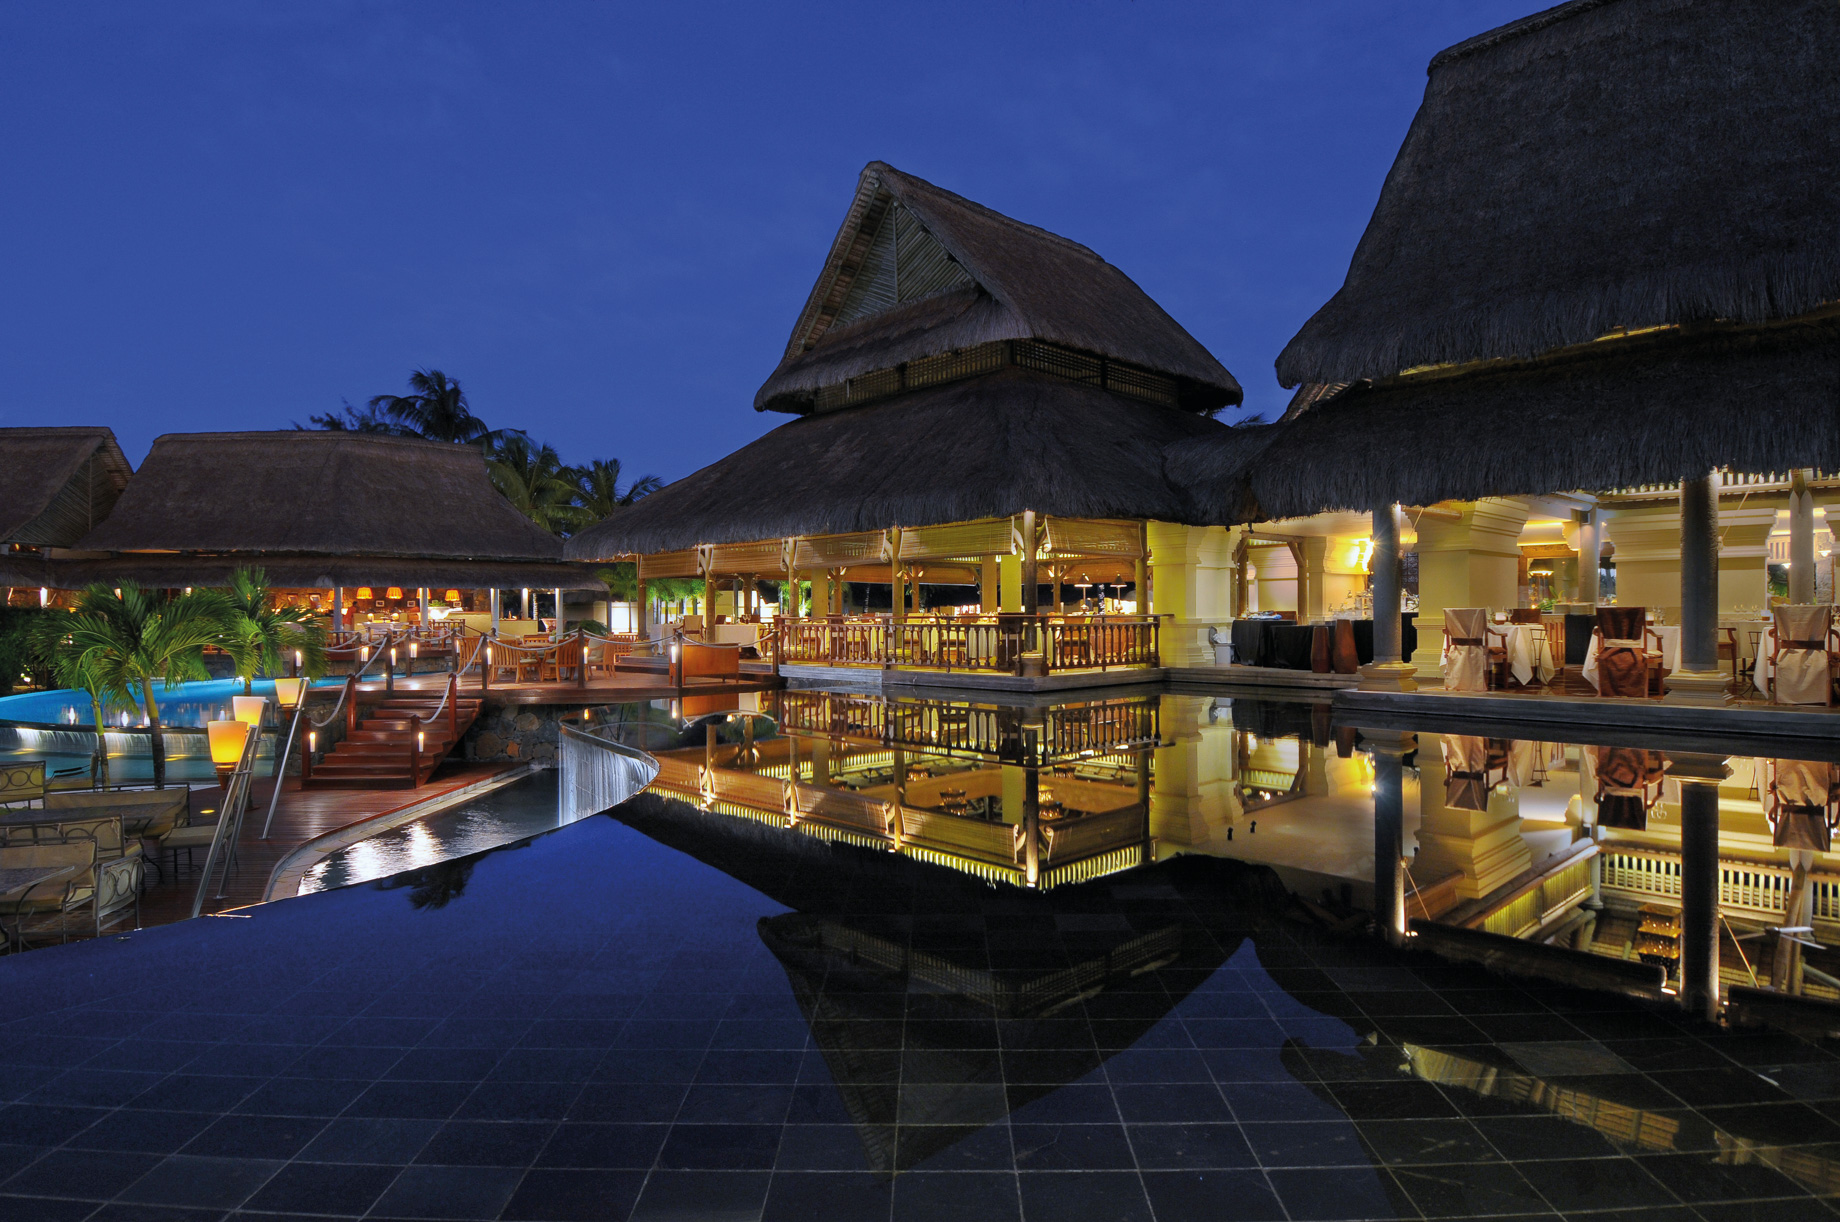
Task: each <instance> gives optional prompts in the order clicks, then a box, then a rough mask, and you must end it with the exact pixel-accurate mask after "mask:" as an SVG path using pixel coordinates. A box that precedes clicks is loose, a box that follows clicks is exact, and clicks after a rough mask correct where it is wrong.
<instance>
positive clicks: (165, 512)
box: [80, 431, 562, 561]
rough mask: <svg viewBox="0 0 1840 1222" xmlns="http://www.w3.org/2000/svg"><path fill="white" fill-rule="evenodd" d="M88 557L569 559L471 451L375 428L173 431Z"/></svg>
mask: <svg viewBox="0 0 1840 1222" xmlns="http://www.w3.org/2000/svg"><path fill="white" fill-rule="evenodd" d="M80 546H81V547H82V548H83V549H84V550H88V551H115V552H127V551H180V552H209V553H232V554H236V555H238V556H245V555H247V554H249V553H282V554H286V553H295V554H309V555H314V556H377V557H383V556H392V557H414V558H435V557H440V558H447V559H468V560H539V561H541V560H559V559H560V558H561V556H562V542H561V540H559V539H557V538H556V537H555V536H554V535H552V534H550V533H549V532H548V531H546V530H544V529H543V528H542V527H540V526H538V525H537V524H536V523H534V522H532V521H531V520H530V519H529V518H527V517H525V516H524V515H523V514H521V513H519V512H518V511H517V510H516V509H514V508H512V506H511V504H510V502H508V501H506V500H505V498H504V497H503V496H501V495H499V492H498V490H497V489H496V488H494V487H493V486H492V481H491V480H490V478H489V477H488V476H487V474H486V467H485V463H484V462H483V461H482V460H481V457H480V453H479V451H478V450H477V449H474V448H472V447H471V446H459V445H449V444H445V443H442V442H434V441H415V440H409V439H406V438H400V437H383V436H379V435H376V434H370V433H338V432H310V431H291V432H274V433H168V434H166V435H165V436H163V437H160V438H158V439H157V440H155V442H154V443H153V450H152V452H151V453H149V454H148V455H147V460H146V461H145V462H144V463H142V464H141V469H140V472H139V473H138V474H137V475H136V476H135V477H134V480H133V482H132V483H130V484H129V485H128V489H127V491H126V492H125V493H123V494H122V497H121V501H120V502H119V504H117V505H116V507H115V513H114V515H113V516H112V517H110V518H109V520H108V521H106V522H104V523H103V524H102V525H101V526H100V527H98V528H97V529H96V530H94V531H93V532H91V533H90V534H89V536H88V537H87V538H85V539H83V541H82V543H81V544H80Z"/></svg>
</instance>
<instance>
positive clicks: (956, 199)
mask: <svg viewBox="0 0 1840 1222" xmlns="http://www.w3.org/2000/svg"><path fill="white" fill-rule="evenodd" d="M1016 339H1034V340H1041V341H1045V342H1048V343H1053V344H1059V345H1064V346H1065V347H1068V348H1072V349H1077V350H1079V351H1081V352H1084V353H1090V354H1093V355H1095V356H1103V357H1108V358H1111V359H1113V360H1117V361H1124V362H1129V363H1130V364H1133V365H1137V366H1140V367H1142V368H1143V369H1147V370H1150V371H1153V372H1155V373H1159V374H1163V375H1166V376H1168V377H1170V378H1173V379H1175V380H1176V382H1177V383H1178V385H1179V387H1180V390H1179V398H1180V403H1181V405H1182V406H1184V407H1186V408H1190V409H1191V410H1206V411H1211V410H1214V409H1217V408H1220V407H1223V406H1226V405H1229V404H1235V403H1238V402H1239V401H1240V399H1241V391H1240V386H1239V383H1238V382H1236V381H1234V379H1233V375H1232V374H1230V373H1228V372H1227V371H1226V369H1225V368H1224V367H1222V365H1221V364H1220V362H1219V361H1217V360H1215V359H1214V357H1213V355H1212V354H1211V353H1210V352H1208V350H1207V349H1206V348H1204V347H1202V346H1201V344H1200V343H1199V342H1198V341H1197V340H1196V339H1195V338H1194V337H1193V336H1192V335H1190V334H1189V333H1188V332H1187V331H1185V330H1183V329H1182V327H1181V325H1180V324H1179V323H1177V322H1176V321H1175V319H1173V318H1171V317H1170V316H1169V315H1168V314H1166V313H1164V311H1163V309H1162V307H1161V306H1159V305H1157V304H1156V302H1154V301H1152V300H1151V299H1150V297H1149V295H1148V294H1146V293H1145V292H1144V291H1143V290H1142V289H1141V288H1139V287H1138V286H1137V285H1136V284H1135V283H1134V282H1133V281H1132V280H1131V278H1130V277H1128V276H1126V275H1125V274H1124V273H1123V272H1121V271H1119V270H1118V269H1117V268H1116V267H1113V266H1112V265H1111V264H1109V263H1107V262H1106V261H1105V260H1104V259H1101V258H1100V257H1099V256H1098V255H1096V254H1094V253H1093V252H1092V251H1090V250H1088V249H1087V248H1086V247H1084V246H1081V245H1080V244H1079V243H1077V242H1071V241H1069V240H1067V239H1066V238H1063V237H1060V236H1059V235H1057V234H1053V233H1049V232H1048V231H1047V230H1045V229H1038V228H1036V227H1035V226H1033V225H1025V224H1023V223H1022V222H1020V221H1015V220H1011V219H1010V218H1009V217H1007V216H1004V215H1003V214H1002V213H999V212H993V211H991V210H990V209H989V208H986V207H984V206H983V205H981V204H975V203H973V202H971V201H970V200H968V199H964V198H962V197H960V196H957V195H954V194H952V192H950V191H946V190H942V189H941V188H939V187H936V186H934V185H933V184H931V183H929V182H925V181H923V180H921V179H918V178H914V177H913V176H911V175H908V174H903V173H901V172H900V171H899V170H896V169H894V168H893V167H892V166H889V165H886V164H884V163H882V162H879V161H872V162H870V163H869V164H868V165H867V166H866V167H864V169H863V172H862V176H861V178H860V179H859V180H858V183H857V189H856V197H855V200H854V201H853V202H852V204H851V206H850V210H849V213H848V215H847V216H846V217H845V219H844V222H843V226H842V228H841V229H839V230H838V232H837V238H836V241H835V242H834V243H833V244H832V246H831V251H830V255H829V257H828V258H827V259H826V260H825V263H824V269H823V271H822V272H821V273H820V274H819V276H818V282H817V284H816V285H815V286H814V287H813V288H812V291H811V296H810V298H809V299H808V300H807V301H806V303H805V308H804V309H803V310H802V311H801V312H800V314H799V320H798V324H797V325H796V326H795V327H794V328H793V330H792V336H791V339H790V340H789V341H788V342H787V345H786V354H785V358H784V359H783V360H782V361H781V362H780V366H779V368H778V369H777V370H775V371H774V373H773V376H772V377H770V378H768V379H767V381H766V384H765V385H763V386H762V387H761V388H760V392H759V393H758V394H757V395H756V396H755V397H754V406H755V407H756V408H757V409H760V410H773V411H789V412H806V411H810V410H812V406H813V398H814V394H815V392H816V391H817V390H819V389H820V388H824V387H831V386H837V385H840V384H842V383H843V382H845V381H847V380H848V379H851V378H855V377H859V376H861V375H863V374H867V373H872V372H876V371H881V370H890V369H894V368H896V367H897V366H899V365H901V364H902V363H903V362H908V361H914V360H918V359H921V358H924V357H932V356H937V355H939V354H942V353H949V352H954V351H958V350H961V349H965V348H970V347H974V346H976V345H979V344H986V343H990V342H993V341H998V340H1016Z"/></svg>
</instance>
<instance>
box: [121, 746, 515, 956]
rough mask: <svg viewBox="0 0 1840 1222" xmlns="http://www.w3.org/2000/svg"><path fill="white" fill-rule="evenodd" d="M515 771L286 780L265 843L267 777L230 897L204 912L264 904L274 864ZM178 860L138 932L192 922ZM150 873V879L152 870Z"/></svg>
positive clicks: (189, 876) (191, 878)
mask: <svg viewBox="0 0 1840 1222" xmlns="http://www.w3.org/2000/svg"><path fill="white" fill-rule="evenodd" d="M519 766H520V765H518V764H516V763H495V764H467V763H457V762H450V763H447V764H443V765H442V766H441V768H440V770H439V771H438V772H436V774H435V776H434V778H433V779H432V780H430V781H429V782H428V783H427V784H425V785H423V786H422V787H421V788H420V789H310V790H307V791H305V792H302V791H301V788H300V782H299V780H298V779H296V778H292V777H290V778H288V779H287V780H286V781H285V782H284V788H283V789H282V791H281V803H280V805H279V806H277V807H276V808H275V823H274V826H273V828H271V829H270V836H269V838H268V839H267V840H264V839H262V822H263V820H264V819H266V818H267V817H268V799H269V796H270V794H271V793H273V786H272V783H271V782H270V781H269V780H268V778H266V777H263V778H260V779H258V780H257V782H256V784H255V786H254V792H253V796H252V797H251V798H250V802H249V814H248V815H247V816H246V817H245V818H244V820H243V835H242V838H241V842H240V843H239V845H238V851H237V869H236V872H235V873H234V874H233V875H232V876H231V878H230V886H229V888H228V894H227V896H226V897H225V898H224V899H222V900H218V899H214V898H213V899H207V900H206V902H205V911H206V912H223V911H226V910H228V909H231V908H242V907H246V906H248V905H250V904H259V903H261V902H262V901H263V899H264V898H265V895H266V892H267V888H268V879H269V875H270V874H271V873H273V871H274V869H275V865H276V863H278V862H279V861H280V860H281V859H282V858H284V857H286V856H287V855H288V854H289V853H292V852H293V851H294V850H295V849H297V848H299V847H300V846H301V845H303V844H305V843H306V842H307V841H309V840H312V839H313V838H314V837H316V836H321V835H324V834H325V833H327V832H332V831H337V830H338V829H339V828H342V827H347V826H349V825H351V824H353V823H357V822H359V821H361V820H365V819H371V818H375V817H376V816H378V815H383V814H387V813H389V812H390V811H393V810H399V809H401V808H402V807H404V806H409V805H414V804H418V803H422V802H426V801H428V800H429V799H430V798H438V797H440V796H442V795H443V794H447V793H452V792H453V791H454V790H457V789H463V788H465V787H466V786H468V785H472V784H475V783H477V782H479V781H481V780H484V779H486V778H488V777H491V776H494V775H496V774H498V773H501V772H507V771H510V770H511V769H513V768H517V767H519ZM217 793H218V790H217V789H216V788H215V787H212V788H209V789H197V790H194V791H193V795H192V801H193V803H194V804H195V807H196V809H198V810H200V811H208V810H210V809H212V807H213V804H214V803H215V801H216V797H217ZM197 858H198V864H199V865H200V866H202V865H203V864H204V854H203V853H202V852H200V853H198V854H197ZM179 860H180V869H181V874H180V876H179V878H178V879H177V880H174V879H172V878H171V877H163V878H161V879H160V881H159V883H158V884H157V885H155V886H150V887H149V888H148V889H147V893H146V894H145V895H144V896H142V897H141V924H142V925H143V926H145V925H166V924H170V923H171V922H173V921H182V920H185V919H186V918H187V917H189V916H191V914H192V897H193V896H194V895H196V894H197V891H198V871H197V870H186V869H185V858H184V856H183V855H181V857H180V859H179ZM161 868H162V869H167V866H166V863H164V862H162V863H161ZM148 873H149V876H150V877H154V874H153V871H151V870H149V871H148ZM168 873H169V874H170V870H169V871H168Z"/></svg>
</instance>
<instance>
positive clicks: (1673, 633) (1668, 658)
mask: <svg viewBox="0 0 1840 1222" xmlns="http://www.w3.org/2000/svg"><path fill="white" fill-rule="evenodd" d="M1649 631H1650V632H1652V633H1654V634H1655V635H1656V636H1659V637H1660V638H1661V665H1662V666H1663V667H1664V668H1666V669H1667V670H1670V671H1675V670H1679V669H1680V626H1679V625H1678V624H1669V625H1667V626H1665V627H1661V628H1650V629H1649ZM1578 673H1579V674H1581V675H1583V676H1584V681H1585V682H1586V683H1589V684H1590V685H1591V686H1592V687H1593V688H1595V687H1597V634H1596V633H1592V634H1591V647H1590V648H1589V649H1588V650H1586V651H1585V655H1584V665H1583V666H1582V667H1581V668H1579V672H1578Z"/></svg>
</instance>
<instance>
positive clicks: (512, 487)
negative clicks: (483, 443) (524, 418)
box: [486, 433, 575, 533]
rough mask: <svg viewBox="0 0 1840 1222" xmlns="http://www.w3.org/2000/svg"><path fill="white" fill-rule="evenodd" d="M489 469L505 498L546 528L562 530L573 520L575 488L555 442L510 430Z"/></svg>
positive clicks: (495, 448) (492, 457)
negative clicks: (539, 441) (534, 439)
mask: <svg viewBox="0 0 1840 1222" xmlns="http://www.w3.org/2000/svg"><path fill="white" fill-rule="evenodd" d="M486 469H487V470H488V471H489V472H490V473H491V476H492V482H493V484H495V485H497V487H498V490H499V491H500V492H502V493H504V494H505V499H506V500H508V501H510V502H511V504H512V505H513V506H515V507H516V508H517V510H518V512H520V513H522V514H523V515H524V516H525V517H527V518H529V519H530V520H531V521H533V522H535V523H536V524H537V525H538V526H541V527H542V528H543V529H544V530H547V531H552V532H556V533H560V532H561V531H562V530H563V529H564V528H565V527H567V526H569V525H570V524H571V522H572V521H573V509H574V507H573V505H572V502H573V501H574V499H575V488H574V486H573V485H572V484H570V483H569V481H568V480H567V479H566V478H564V476H563V466H562V460H561V459H560V458H558V457H556V448H555V447H554V446H550V445H537V444H535V443H533V442H532V441H531V440H530V438H528V437H526V436H524V434H522V433H507V434H505V435H504V436H503V437H501V438H500V439H499V441H498V443H497V444H496V445H494V446H493V447H492V453H491V457H489V458H488V459H487V460H486Z"/></svg>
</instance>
